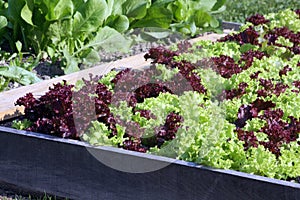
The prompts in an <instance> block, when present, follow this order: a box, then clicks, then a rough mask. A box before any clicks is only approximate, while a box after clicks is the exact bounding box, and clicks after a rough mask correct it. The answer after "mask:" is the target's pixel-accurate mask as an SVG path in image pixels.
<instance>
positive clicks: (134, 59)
mask: <svg viewBox="0 0 300 200" xmlns="http://www.w3.org/2000/svg"><path fill="white" fill-rule="evenodd" d="M222 36H224V35H223V34H208V35H205V36H203V37H199V38H195V39H192V40H190V42H192V43H193V42H196V41H199V40H213V41H215V40H217V39H218V38H220V37H222ZM150 62H151V61H150V60H148V61H145V59H144V53H141V54H138V55H135V56H131V57H128V58H124V59H121V60H118V61H115V62H111V63H106V64H102V65H99V66H95V67H92V68H89V69H85V70H81V71H79V72H75V73H72V74H68V75H64V76H60V77H58V78H53V79H51V80H45V81H42V82H40V83H36V84H32V85H29V86H23V87H20V88H16V89H12V90H9V91H5V92H1V93H0V120H6V119H10V118H13V117H16V116H18V115H20V114H22V113H23V107H20V106H15V105H14V103H15V102H16V101H17V99H18V98H20V97H22V96H24V95H26V94H27V93H29V92H31V93H33V95H34V96H37V97H38V96H41V95H43V94H44V93H45V92H46V91H48V89H49V87H51V86H52V85H53V84H54V83H58V82H60V81H62V80H66V81H68V82H69V83H75V82H76V81H77V80H80V79H82V78H89V74H93V75H103V74H106V73H108V72H109V71H110V70H111V69H113V68H120V67H121V68H133V69H142V68H143V67H147V66H149V65H150Z"/></svg>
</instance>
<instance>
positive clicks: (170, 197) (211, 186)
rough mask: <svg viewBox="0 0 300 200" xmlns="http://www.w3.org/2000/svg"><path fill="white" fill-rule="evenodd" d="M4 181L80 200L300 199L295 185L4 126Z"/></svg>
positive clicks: (0, 130) (0, 156) (0, 142)
mask: <svg viewBox="0 0 300 200" xmlns="http://www.w3.org/2000/svg"><path fill="white" fill-rule="evenodd" d="M91 152H93V154H92V153H91ZM96 154H97V156H100V157H105V158H110V159H111V160H112V161H113V162H119V163H120V164H121V165H122V166H131V167H132V168H137V169H138V168H145V166H160V165H165V167H163V168H161V169H159V170H156V171H152V172H147V173H128V172H123V171H119V170H116V169H113V168H111V167H108V166H107V165H105V164H103V162H100V161H99V160H98V159H96V158H95V156H94V155H96ZM106 164H107V163H106ZM0 180H1V181H4V182H7V183H10V184H15V185H19V186H20V187H22V188H28V189H30V190H33V191H45V192H47V193H50V194H53V195H57V196H63V197H68V198H69V199H79V200H82V199H85V200H89V199H93V200H95V199H101V200H106V199H107V200H129V199H143V200H148V199H149V200H153V199H155V200H156V199H159V200H177V199H178V200H179V199H180V200H182V199H184V200H197V199H199V200H218V199H220V200H255V199H257V200H268V199H274V200H275V199H276V200H277V199H278V200H299V199H300V184H296V183H291V182H286V181H280V180H275V179H270V178H265V177H260V176H256V175H250V174H246V173H241V172H236V171H232V170H216V169H211V168H207V167H203V166H200V165H196V164H194V163H189V162H184V161H179V160H175V159H169V158H165V157H160V156H154V155H149V154H141V153H137V152H131V151H126V150H123V149H117V148H113V147H91V146H90V145H88V144H86V143H84V142H81V141H75V140H66V139H61V138H56V137H52V136H47V135H43V134H38V133H31V132H26V131H18V130H15V129H10V128H5V127H0Z"/></svg>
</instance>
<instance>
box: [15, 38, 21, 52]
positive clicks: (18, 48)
mask: <svg viewBox="0 0 300 200" xmlns="http://www.w3.org/2000/svg"><path fill="white" fill-rule="evenodd" d="M16 48H17V50H18V52H19V53H21V51H22V42H20V41H17V42H16Z"/></svg>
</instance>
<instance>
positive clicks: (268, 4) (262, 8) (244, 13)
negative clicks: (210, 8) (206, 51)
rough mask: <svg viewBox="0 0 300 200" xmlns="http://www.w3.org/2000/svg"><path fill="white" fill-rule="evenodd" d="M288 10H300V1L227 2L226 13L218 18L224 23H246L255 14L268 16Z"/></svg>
mask: <svg viewBox="0 0 300 200" xmlns="http://www.w3.org/2000/svg"><path fill="white" fill-rule="evenodd" d="M287 8H292V9H300V1H299V0H227V2H226V11H225V12H223V13H221V14H219V15H218V17H219V18H221V19H222V20H224V21H230V22H242V23H243V22H245V19H246V18H247V17H249V16H251V15H253V14H256V13H260V14H267V13H271V12H278V11H280V10H284V9H287Z"/></svg>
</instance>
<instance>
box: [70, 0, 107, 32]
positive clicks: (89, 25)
mask: <svg viewBox="0 0 300 200" xmlns="http://www.w3.org/2000/svg"><path fill="white" fill-rule="evenodd" d="M106 9H107V4H106V1H105V0H88V1H87V2H86V3H84V4H82V5H81V6H80V7H79V8H78V10H77V11H76V13H75V15H74V24H73V36H74V37H75V36H78V35H81V34H82V33H86V32H87V33H91V32H95V31H97V29H98V28H99V27H100V26H101V25H102V24H103V21H104V19H105V13H106Z"/></svg>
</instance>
